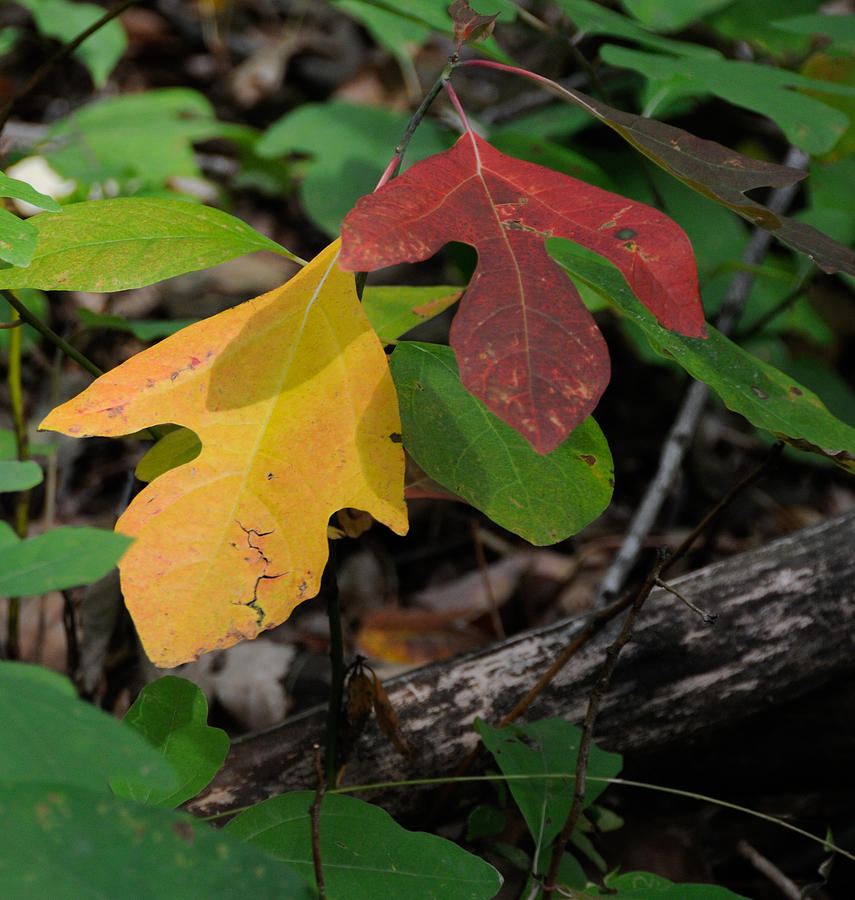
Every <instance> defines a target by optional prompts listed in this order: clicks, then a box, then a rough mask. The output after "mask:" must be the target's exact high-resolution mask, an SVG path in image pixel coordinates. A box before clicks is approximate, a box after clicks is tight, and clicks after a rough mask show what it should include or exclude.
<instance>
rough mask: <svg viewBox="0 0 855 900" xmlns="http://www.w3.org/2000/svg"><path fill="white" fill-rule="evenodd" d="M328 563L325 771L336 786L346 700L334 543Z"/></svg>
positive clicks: (325, 582) (325, 576) (325, 580)
mask: <svg viewBox="0 0 855 900" xmlns="http://www.w3.org/2000/svg"><path fill="white" fill-rule="evenodd" d="M329 545H330V554H329V560H328V561H327V565H326V568H325V569H324V574H323V576H322V577H321V586H322V591H323V593H324V595H325V596H326V601H327V620H328V621H329V627H330V670H331V677H330V695H329V702H328V705H327V724H326V734H325V736H324V743H325V754H324V770H325V778H326V782H327V784H331V785H333V786H334V785H335V784H336V781H337V773H338V763H339V733H338V732H339V728H338V725H339V719H340V717H341V708H342V700H343V697H344V674H345V672H344V638H343V636H342V630H341V605H340V603H339V593H338V572H337V565H336V557H337V555H338V554H337V552H336V544H335V541H333V540H331V541H330V542H329Z"/></svg>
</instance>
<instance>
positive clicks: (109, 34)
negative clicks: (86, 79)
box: [15, 0, 128, 88]
mask: <svg viewBox="0 0 855 900" xmlns="http://www.w3.org/2000/svg"><path fill="white" fill-rule="evenodd" d="M15 2H16V3H17V4H18V5H19V6H25V7H26V8H27V9H28V10H29V11H30V12H31V13H32V15H33V19H34V20H35V22H36V25H37V27H38V29H39V31H41V33H42V34H44V35H47V36H48V37H52V38H57V39H58V40H60V41H62V42H63V43H68V42H69V41H71V40H73V39H74V38H76V37H77V35H79V34H81V33H82V32H83V31H85V30H86V29H87V28H88V27H89V26H90V25H93V24H94V23H95V22H97V21H98V20H99V19H100V18H101V17H102V16H103V15H104V12H105V10H104V8H103V7H101V6H95V4H93V3H77V2H74V3H72V2H71V0H15ZM127 43H128V41H127V38H126V37H125V30H124V29H123V28H122V26H121V25H120V24H119V23H118V22H117V21H116V20H115V19H113V20H112V21H111V22H108V23H107V24H106V25H104V26H103V27H101V28H99V29H98V30H97V31H96V32H95V33H94V34H92V35H90V36H89V37H88V38H86V40H85V41H84V42H83V43H82V44H81V45H80V46H79V47H78V48H77V49H76V50H75V51H74V55H75V56H76V57H77V59H78V60H80V62H81V63H83V65H84V66H86V68H87V69H88V70H89V74H90V75H91V76H92V80H93V81H94V82H95V86H96V87H99V88H100V87H104V85H105V84H106V82H107V78H108V76H109V75H110V72H112V71H113V67H114V66H115V65H116V63H117V62H118V61H119V59H120V58H121V56H122V54H123V53H124V52H125V47H126V46H127Z"/></svg>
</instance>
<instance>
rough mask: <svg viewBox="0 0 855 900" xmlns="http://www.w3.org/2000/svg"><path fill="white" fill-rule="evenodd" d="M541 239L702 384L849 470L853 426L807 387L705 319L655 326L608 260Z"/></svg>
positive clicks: (853, 463) (854, 450) (853, 465)
mask: <svg viewBox="0 0 855 900" xmlns="http://www.w3.org/2000/svg"><path fill="white" fill-rule="evenodd" d="M547 246H548V248H549V252H550V253H551V254H552V255H553V257H554V258H555V259H556V261H557V262H559V263H560V264H561V265H562V266H563V267H564V268H565V269H566V270H567V271H568V272H570V273H572V274H573V276H574V278H579V279H580V280H582V281H584V282H586V283H587V284H588V285H589V286H590V287H591V288H593V289H594V290H597V291H599V292H600V293H602V294H603V296H605V297H606V298H607V299H608V301H609V303H610V304H612V305H613V306H614V307H615V308H617V309H619V310H620V311H621V312H622V313H623V314H624V315H627V316H628V317H629V319H630V320H631V321H632V322H633V323H634V324H635V325H637V326H638V327H639V328H640V329H641V330H642V331H643V333H644V335H645V337H646V338H647V340H648V341H649V342H650V345H651V347H653V349H654V350H656V352H657V353H661V354H662V355H663V356H666V357H668V358H669V359H673V360H674V361H675V362H677V363H679V364H680V365H681V366H683V368H685V369H686V371H687V372H689V374H690V375H692V376H693V377H694V378H697V379H698V380H699V381H703V382H705V383H706V384H708V385H709V386H710V387H711V388H712V389H713V390H714V391H715V392H716V393H717V394H718V395H719V397H721V399H722V400H723V401H724V403H725V405H726V406H727V407H728V408H729V409H732V410H734V412H738V413H740V414H741V415H743V416H745V418H746V419H748V421H749V422H751V423H752V424H753V425H756V426H757V427H758V428H764V429H766V430H767V431H770V432H771V433H772V434H773V435H775V437H777V438H778V439H780V440H783V441H786V442H787V443H788V444H791V445H792V446H794V447H798V448H799V449H800V450H809V451H811V452H813V453H819V454H821V455H822V456H827V457H829V458H830V459H832V460H834V462H836V463H837V464H838V465H840V466H842V467H843V468H845V469H848V470H850V471H855V429H853V428H851V427H849V426H848V425H846V424H844V423H843V422H841V421H840V420H839V419H837V418H836V417H835V416H833V415H832V414H831V413H830V412H829V411H828V410H827V409H826V408H825V406H823V404H822V402H821V401H820V400H819V398H818V397H816V395H815V394H813V393H812V392H811V391H809V390H808V389H807V388H805V387H803V386H802V385H800V384H798V383H796V382H795V381H794V380H793V379H792V378H789V377H788V376H787V375H785V374H784V373H783V372H781V371H780V370H778V369H776V368H774V367H773V366H770V365H767V364H766V363H763V362H761V361H760V360H759V359H757V358H756V357H754V356H752V355H751V354H750V353H747V352H746V351H745V350H743V349H742V348H741V347H739V346H737V345H736V344H734V343H733V342H732V341H730V340H729V339H728V338H726V337H725V336H724V335H722V334H720V333H719V332H718V331H716V330H715V329H714V328H712V327H710V328H709V336H708V337H707V339H706V340H703V339H699V338H685V337H682V336H680V335H677V334H675V333H674V332H672V331H669V330H668V329H665V328H662V326H661V325H659V323H658V322H656V320H655V319H654V318H653V316H652V315H651V314H650V313H649V312H647V310H645V309H644V307H643V306H642V305H641V303H640V302H639V301H638V300H637V298H636V297H635V295H634V294H633V292H632V291H631V290H630V288H629V285H628V284H627V283H626V280H625V279H624V277H623V275H621V273H620V272H618V271H617V269H615V268H614V267H613V266H612V265H611V264H609V263H607V262H605V261H604V260H603V259H602V258H601V257H598V256H596V254H593V253H591V252H590V251H587V250H585V249H584V248H581V247H579V246H578V245H577V244H573V243H572V242H570V241H566V240H563V239H561V238H550V239H549V241H547Z"/></svg>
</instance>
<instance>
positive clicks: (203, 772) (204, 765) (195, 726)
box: [111, 676, 229, 808]
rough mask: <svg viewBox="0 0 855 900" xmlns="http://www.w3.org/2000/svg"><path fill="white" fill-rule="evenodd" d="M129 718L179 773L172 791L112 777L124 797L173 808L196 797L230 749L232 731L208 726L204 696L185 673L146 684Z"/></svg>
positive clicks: (206, 704) (131, 723)
mask: <svg viewBox="0 0 855 900" xmlns="http://www.w3.org/2000/svg"><path fill="white" fill-rule="evenodd" d="M125 723H126V724H128V725H130V726H131V727H132V728H134V729H135V730H136V731H137V732H139V733H140V734H141V735H142V736H143V737H144V738H146V740H147V741H148V742H149V743H150V744H151V745H152V746H154V747H156V748H157V749H158V750H159V751H160V753H161V754H162V755H163V757H164V758H165V759H166V760H168V761H169V763H171V765H172V768H173V769H174V770H175V772H176V773H177V775H178V785H177V787H176V788H175V789H173V790H162V789H161V790H158V789H157V786H156V785H151V784H146V785H143V786H142V787H140V786H139V785H137V784H135V783H134V782H132V781H124V780H121V779H119V778H114V779H113V780H112V782H111V784H112V787H113V790H114V791H115V792H116V794H118V795H119V796H120V797H125V798H127V799H129V800H136V801H137V802H139V803H147V804H148V805H149V806H165V807H170V808H171V807H174V806H178V805H179V804H180V803H183V802H184V801H185V800H189V799H190V798H191V797H195V796H196V794H198V793H199V791H201V790H202V788H203V787H205V785H207V784H208V783H209V782H210V781H211V779H212V778H213V777H214V775H216V773H217V771H218V770H219V768H220V766H222V764H223V761H224V760H225V758H226V753H227V752H228V749H229V738H228V735H227V734H226V733H225V732H224V731H222V730H221V729H219V728H211V727H210V726H209V725H208V701H207V700H206V699H205V695H204V694H203V693H202V692H201V691H200V690H199V688H198V687H196V685H195V684H193V683H192V682H190V681H187V680H185V679H184V678H175V677H173V676H167V677H165V678H159V679H158V680H157V681H153V682H151V683H150V684H148V685H146V686H145V687H144V688H143V689H142V691H141V692H140V695H139V697H137V699H136V700H135V701H134V705H133V706H132V707H131V708H130V709H129V710H128V713H127V715H126V716H125Z"/></svg>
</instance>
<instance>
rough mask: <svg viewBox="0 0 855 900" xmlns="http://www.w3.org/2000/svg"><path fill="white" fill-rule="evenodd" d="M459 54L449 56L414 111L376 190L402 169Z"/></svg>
mask: <svg viewBox="0 0 855 900" xmlns="http://www.w3.org/2000/svg"><path fill="white" fill-rule="evenodd" d="M457 62H458V61H457V54H456V53H454V54H452V55H451V56H450V57H449V58H448V62H447V63H446V64H445V68H444V69H443V70H442V72H440V73H439V77H438V78H437V79H436V81H435V82H434V83H433V84H432V85H431V88H430V90H429V91H428V92H427V93H426V94H425V96H424V99H423V100H422V102H421V103H420V104H419V108H418V109H417V110H416V111H415V112H414V113H413V115H412V118H411V119H410V121H409V122H408V124H407V127H406V130H405V131H404V134H403V136H402V137H401V140H400V141H399V142H398V146H397V147H395V155H394V156H393V157H392V159H391V160H390V162H389V165H388V166H387V167H386V170H385V171H384V172H383V174H382V176H381V177H380V181H379V182H377V187H376V188H374V190H375V191H376V190H377V188H381V187H383V185H384V184H386V182H387V181H391V180H392V179H393V178H395V176H397V174H398V173H399V172H400V171H401V163H403V161H404V154H405V153H406V152H407V147H408V146H409V143H410V140H411V139H412V137H413V135H414V134H415V133H416V129H417V128H418V127H419V125H420V124H421V121H422V119H423V118H424V117H425V115H426V113H427V111H428V109H430V106H431V104H432V103H433V101H434V100H436V97H437V94H439V92H440V91H441V90H442V88H443V86H444V85H445V84H446V83H447V82H448V79H449V78H450V77H451V73H452V72H453V71H454V68H455V66H457Z"/></svg>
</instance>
